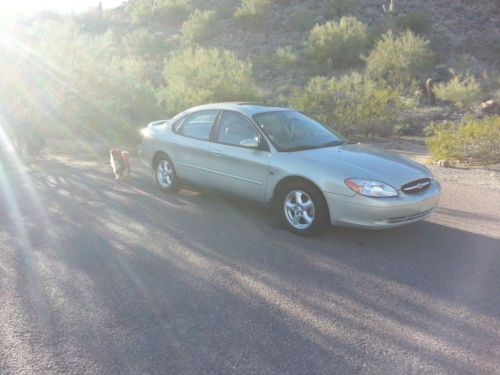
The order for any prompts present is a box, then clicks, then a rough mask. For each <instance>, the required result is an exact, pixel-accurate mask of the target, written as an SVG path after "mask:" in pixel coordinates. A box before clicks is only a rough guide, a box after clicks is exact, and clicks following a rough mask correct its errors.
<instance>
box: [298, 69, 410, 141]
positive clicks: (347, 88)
mask: <svg viewBox="0 0 500 375" xmlns="http://www.w3.org/2000/svg"><path fill="white" fill-rule="evenodd" d="M290 104H291V106H293V107H295V108H297V109H300V110H303V111H306V112H308V113H310V114H311V115H313V116H314V117H316V118H318V119H319V120H320V121H322V122H323V123H325V124H329V125H330V126H331V127H332V128H333V129H335V130H338V131H339V132H341V133H342V134H344V135H352V134H363V135H381V136H387V135H389V134H391V133H393V130H394V127H395V125H396V124H397V122H398V119H399V113H400V111H401V110H402V109H404V108H407V105H406V104H405V103H404V102H403V101H402V100H401V98H400V96H399V94H398V93H397V92H396V91H394V90H392V89H390V88H386V87H382V86H380V85H377V84H376V83H375V82H374V81H371V80H369V79H366V78H365V77H363V76H362V75H361V74H359V73H352V74H350V75H345V76H343V77H341V78H335V77H334V78H331V79H327V78H325V77H315V78H312V79H311V80H310V81H309V83H308V84H307V86H306V87H305V88H304V89H297V90H295V92H294V94H293V95H292V99H291V100H290Z"/></svg>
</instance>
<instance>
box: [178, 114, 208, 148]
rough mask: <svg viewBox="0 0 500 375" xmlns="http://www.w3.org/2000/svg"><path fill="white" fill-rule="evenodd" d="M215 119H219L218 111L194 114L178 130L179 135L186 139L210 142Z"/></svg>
mask: <svg viewBox="0 0 500 375" xmlns="http://www.w3.org/2000/svg"><path fill="white" fill-rule="evenodd" d="M215 117H217V110H207V111H200V112H196V113H193V114H192V115H191V116H189V117H188V118H187V119H186V120H185V121H184V122H182V124H181V125H180V126H179V128H178V129H176V130H177V133H178V134H181V135H184V136H186V137H190V138H196V139H202V140H205V141H208V139H209V137H210V129H212V125H213V123H214V120H215Z"/></svg>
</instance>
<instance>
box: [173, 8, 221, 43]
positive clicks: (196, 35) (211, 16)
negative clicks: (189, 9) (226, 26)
mask: <svg viewBox="0 0 500 375" xmlns="http://www.w3.org/2000/svg"><path fill="white" fill-rule="evenodd" d="M217 29H218V22H217V18H216V15H215V11H213V10H199V9H196V10H195V11H194V12H193V13H192V14H191V16H189V19H188V20H187V21H186V22H184V23H183V24H182V28H181V33H182V38H183V39H184V40H185V41H187V42H191V43H201V42H203V41H205V40H208V39H210V38H212V37H213V36H214V35H215V34H216V33H217Z"/></svg>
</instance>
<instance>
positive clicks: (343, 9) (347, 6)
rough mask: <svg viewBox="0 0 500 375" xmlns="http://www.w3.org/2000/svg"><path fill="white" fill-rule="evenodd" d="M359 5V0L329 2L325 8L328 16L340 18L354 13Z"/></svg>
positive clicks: (333, 0)
mask: <svg viewBox="0 0 500 375" xmlns="http://www.w3.org/2000/svg"><path fill="white" fill-rule="evenodd" d="M357 5H358V1H357V0H329V1H328V2H327V3H326V5H325V6H326V13H327V14H328V15H330V16H332V17H339V16H343V15H345V14H348V13H350V12H352V11H354V10H355V9H356V7H357Z"/></svg>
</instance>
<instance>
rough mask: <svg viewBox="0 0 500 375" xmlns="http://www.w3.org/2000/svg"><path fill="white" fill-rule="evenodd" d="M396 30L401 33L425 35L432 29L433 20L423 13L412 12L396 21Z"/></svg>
mask: <svg viewBox="0 0 500 375" xmlns="http://www.w3.org/2000/svg"><path fill="white" fill-rule="evenodd" d="M395 23H396V28H397V29H398V30H401V31H405V30H411V31H413V32H414V33H415V34H423V33H425V32H428V31H429V30H430V28H431V18H430V17H429V16H427V15H425V14H423V13H419V12H410V13H408V14H406V15H404V16H399V17H397V18H396V20H395Z"/></svg>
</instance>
